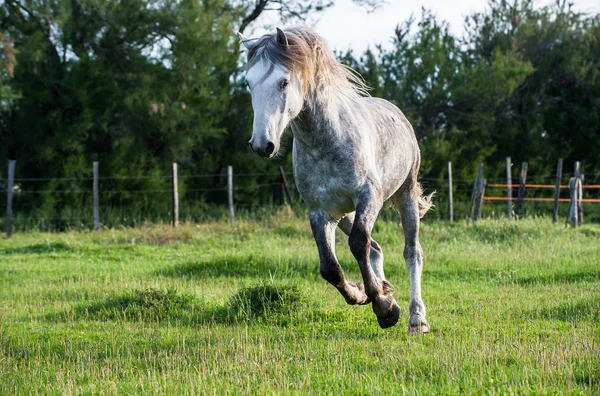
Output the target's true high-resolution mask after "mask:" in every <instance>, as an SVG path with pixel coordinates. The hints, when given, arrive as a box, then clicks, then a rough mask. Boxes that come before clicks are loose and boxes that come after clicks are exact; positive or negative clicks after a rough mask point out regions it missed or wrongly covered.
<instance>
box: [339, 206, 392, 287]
mask: <svg viewBox="0 0 600 396" xmlns="http://www.w3.org/2000/svg"><path fill="white" fill-rule="evenodd" d="M355 214H356V212H352V213H348V214H347V215H346V216H344V217H343V218H342V219H341V220H340V222H339V224H338V227H340V230H342V231H343V232H344V234H346V235H347V236H350V233H351V232H352V225H353V224H354V216H355ZM369 259H370V262H371V268H373V272H375V275H376V276H377V277H378V278H379V279H381V280H382V281H385V280H386V279H385V275H384V273H383V250H382V249H381V246H380V245H379V243H377V241H375V240H374V239H371V251H370V253H369ZM390 287H391V286H390Z"/></svg>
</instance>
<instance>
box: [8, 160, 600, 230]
mask: <svg viewBox="0 0 600 396" xmlns="http://www.w3.org/2000/svg"><path fill="white" fill-rule="evenodd" d="M510 165H511V163H510V157H509V158H507V177H506V178H489V179H485V178H484V177H483V164H481V165H480V171H479V172H477V176H478V177H477V179H476V183H475V185H473V187H472V188H473V190H472V195H471V202H470V204H469V211H468V215H467V221H469V220H470V219H471V218H472V219H473V221H474V222H475V221H477V219H478V218H479V217H480V216H481V212H482V207H483V203H484V202H493V201H507V203H508V205H509V206H508V208H509V209H508V212H507V215H508V217H509V218H510V216H511V214H512V210H511V206H510V205H511V202H514V201H517V214H518V216H517V217H520V211H521V209H520V208H521V206H522V203H523V202H527V201H538V202H550V201H554V202H555V210H554V212H555V213H556V211H557V205H558V202H574V203H575V205H576V206H577V208H576V210H575V211H576V212H577V215H578V220H579V219H582V217H583V213H582V210H581V203H598V202H600V199H595V198H583V197H582V196H581V194H579V195H578V194H576V196H577V197H576V198H575V200H574V201H573V200H572V199H571V200H570V199H567V198H560V197H559V196H558V194H559V192H560V190H561V189H566V188H567V187H569V185H564V184H560V181H561V177H570V175H573V176H575V178H578V177H580V178H581V181H580V182H579V183H578V184H577V186H578V188H580V189H581V190H584V189H588V190H589V189H600V184H587V185H585V184H583V183H582V181H583V175H579V172H577V170H575V172H574V173H572V174H569V173H562V174H558V173H557V175H555V176H543V175H542V176H539V175H538V176H527V175H526V166H527V165H526V163H523V165H524V171H525V174H523V173H522V175H521V177H520V178H519V179H520V183H518V184H516V183H514V179H513V178H512V176H511V174H510ZM11 166H12V174H11ZM14 167H15V162H14V161H10V162H9V175H8V176H9V177H8V180H9V183H8V185H7V186H6V187H5V188H4V189H0V191H2V192H6V194H7V205H6V206H7V215H6V226H7V234H8V235H10V233H12V222H13V213H12V209H13V206H14V205H13V200H14V197H16V196H19V195H21V194H23V195H27V194H31V195H35V194H93V204H94V206H93V210H94V213H93V216H92V218H93V224H94V228H95V229H96V230H99V229H100V227H101V222H100V213H99V211H100V205H101V203H102V199H106V197H107V195H109V196H110V195H116V194H163V193H171V194H173V196H172V198H173V207H172V209H173V210H172V216H173V226H174V227H176V226H177V225H178V222H179V188H178V180H179V179H188V180H189V179H201V178H206V179H209V178H214V179H216V180H214V182H218V183H222V182H223V181H224V180H226V185H223V186H214V187H200V188H189V189H184V190H183V192H184V193H185V194H188V193H190V194H193V193H205V192H226V191H227V193H228V195H227V202H228V206H229V209H230V221H231V222H233V219H234V207H235V206H238V207H249V208H251V207H265V205H262V204H251V203H250V204H248V203H242V202H240V203H234V194H233V193H234V192H236V191H258V190H260V189H263V188H273V187H276V186H279V187H280V199H281V202H282V203H283V202H284V201H285V199H284V196H283V192H284V191H285V193H286V195H287V198H288V201H289V204H290V206H292V208H293V201H292V199H291V195H290V190H289V186H291V187H295V186H294V184H290V185H289V186H288V184H287V180H286V172H284V171H283V169H282V168H281V169H280V170H279V171H280V172H279V179H278V180H279V181H278V182H272V183H260V184H250V185H246V186H244V185H237V186H236V185H234V183H233V179H234V178H242V177H257V176H267V177H269V178H275V177H277V172H275V171H273V172H245V173H244V172H242V173H236V174H234V173H233V169H232V168H231V167H227V171H226V172H219V173H206V174H188V175H178V174H177V173H178V172H177V165H176V164H175V163H174V164H173V167H172V169H171V170H172V172H171V175H137V176H100V175H99V171H98V162H97V161H95V162H94V163H93V172H92V177H64V178H45V177H39V178H15V177H14V176H15V175H14ZM561 171H562V170H561ZM451 172H452V164H451V162H449V163H448V175H447V176H448V177H447V178H444V177H440V178H433V177H423V178H420V180H421V181H422V183H423V185H424V186H425V187H429V186H430V185H431V186H434V188H435V189H437V190H438V191H440V190H443V189H444V188H445V186H448V201H443V200H436V201H437V203H438V204H442V203H444V204H445V203H448V204H449V207H448V210H449V212H450V221H451V222H452V221H453V217H454V208H453V193H455V192H456V193H460V194H463V193H464V195H465V196H466V195H467V194H466V193H467V192H468V191H470V190H471V187H470V186H471V184H472V181H471V180H465V179H458V180H457V179H453V177H452V174H451ZM287 175H292V176H293V174H292V173H290V172H288V173H287ZM594 177H599V175H595V176H594ZM525 178H527V179H528V181H529V182H528V183H526V182H525V181H526V180H525ZM151 179H156V180H165V181H167V180H171V183H170V184H171V188H164V189H163V188H149V189H143V188H142V189H104V188H102V187H103V185H104V184H106V183H103V182H106V181H111V180H151ZM550 179H555V180H556V182H557V184H556V185H551V184H549V183H547V182H545V181H548V180H550ZM41 181H46V182H48V181H55V182H61V181H69V182H85V183H87V182H91V183H90V184H92V188H91V189H88V188H82V189H78V188H74V189H57V190H52V189H44V190H41V189H21V184H20V183H29V182H41ZM494 181H498V183H496V182H494ZM2 182H3V180H2V179H1V178H0V185H1V184H2ZM26 187H29V186H26ZM485 187H488V188H506V189H507V191H508V197H493V196H488V197H486V196H485V190H484V189H485ZM284 188H285V190H284ZM513 188H519V195H518V197H517V198H512V194H511V193H512V189H513ZM537 188H540V189H551V188H554V189H555V198H554V199H553V198H544V197H526V196H525V195H526V191H527V189H537ZM275 194H276V192H275ZM124 198H125V199H127V197H124ZM109 199H112V202H116V201H115V200H119V197H118V196H117V197H109ZM86 205H87V204H86ZM34 206H35V205H33V204H28V203H27V201H25V202H23V203H22V204H20V203H19V204H18V207H34ZM553 215H554V213H553ZM31 218H35V219H43V220H53V219H60V220H68V219H71V220H89V219H88V218H87V217H64V216H63V217H45V216H44V217H31ZM578 223H580V221H578Z"/></svg>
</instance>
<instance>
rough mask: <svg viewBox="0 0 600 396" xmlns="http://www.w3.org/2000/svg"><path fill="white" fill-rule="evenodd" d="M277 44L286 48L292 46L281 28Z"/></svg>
mask: <svg viewBox="0 0 600 396" xmlns="http://www.w3.org/2000/svg"><path fill="white" fill-rule="evenodd" d="M277 44H281V45H283V46H284V47H287V46H288V45H290V43H289V42H288V39H287V37H286V35H285V33H284V32H283V30H281V29H279V28H277Z"/></svg>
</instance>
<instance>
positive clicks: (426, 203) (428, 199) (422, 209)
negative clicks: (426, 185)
mask: <svg viewBox="0 0 600 396" xmlns="http://www.w3.org/2000/svg"><path fill="white" fill-rule="evenodd" d="M434 195H435V191H434V192H432V193H431V194H429V195H423V189H422V188H421V184H420V183H417V197H419V198H418V203H419V218H422V217H423V216H425V213H427V212H428V211H429V209H431V208H433V207H434V205H433V196H434Z"/></svg>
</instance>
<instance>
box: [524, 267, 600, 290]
mask: <svg viewBox="0 0 600 396" xmlns="http://www.w3.org/2000/svg"><path fill="white" fill-rule="evenodd" d="M598 281H600V269H599V270H591V269H590V270H583V271H579V272H562V273H554V274H548V275H543V276H539V275H533V276H528V277H522V278H517V279H515V283H517V284H519V285H522V286H530V285H551V284H561V283H579V282H598Z"/></svg>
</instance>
